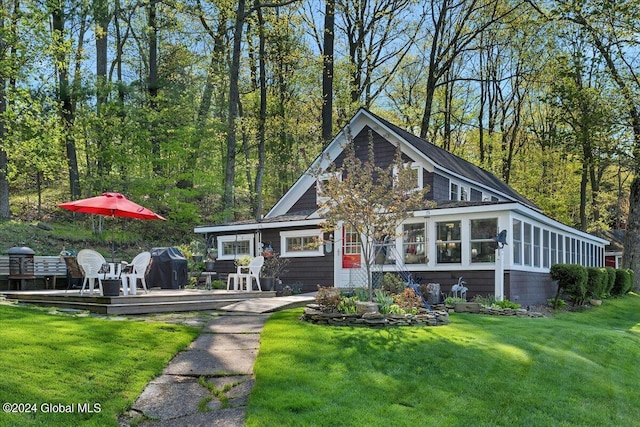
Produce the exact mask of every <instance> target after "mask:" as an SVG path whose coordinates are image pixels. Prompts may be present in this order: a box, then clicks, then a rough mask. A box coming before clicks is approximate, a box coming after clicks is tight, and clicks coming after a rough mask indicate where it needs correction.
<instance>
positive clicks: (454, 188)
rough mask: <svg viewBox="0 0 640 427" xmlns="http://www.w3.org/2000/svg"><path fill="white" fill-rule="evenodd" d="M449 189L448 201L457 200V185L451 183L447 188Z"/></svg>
mask: <svg viewBox="0 0 640 427" xmlns="http://www.w3.org/2000/svg"><path fill="white" fill-rule="evenodd" d="M449 188H450V195H449V199H450V200H458V191H459V188H458V184H454V183H453V182H452V183H451V185H450V186H449Z"/></svg>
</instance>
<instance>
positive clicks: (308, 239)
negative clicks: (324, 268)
mask: <svg viewBox="0 0 640 427" xmlns="http://www.w3.org/2000/svg"><path fill="white" fill-rule="evenodd" d="M280 247H281V248H282V254H281V256H283V257H312V256H322V255H323V245H322V231H321V230H297V231H283V232H281V233H280Z"/></svg>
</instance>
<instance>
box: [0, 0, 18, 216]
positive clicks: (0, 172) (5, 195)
mask: <svg viewBox="0 0 640 427" xmlns="http://www.w3.org/2000/svg"><path fill="white" fill-rule="evenodd" d="M16 7H17V6H16ZM15 12H17V10H14V13H15ZM5 30H6V26H5V22H4V15H3V14H0V31H5ZM14 31H15V30H14ZM14 31H11V32H12V33H13V32H14ZM0 52H13V49H9V47H8V46H7V44H6V42H5V38H4V37H0ZM0 77H1V78H0V220H8V219H11V210H10V208H9V181H8V180H7V172H8V168H7V166H8V162H7V152H6V150H5V148H4V147H6V143H5V142H6V140H7V128H6V126H5V120H6V119H5V113H6V112H7V96H6V95H7V92H6V90H7V85H8V76H5V74H4V73H0Z"/></svg>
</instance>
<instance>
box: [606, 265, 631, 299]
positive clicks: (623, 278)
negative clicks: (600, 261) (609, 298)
mask: <svg viewBox="0 0 640 427" xmlns="http://www.w3.org/2000/svg"><path fill="white" fill-rule="evenodd" d="M632 288H633V272H632V271H631V270H629V269H618V270H616V281H615V283H614V285H613V289H611V295H613V296H621V295H625V294H627V293H629V291H631V289H632Z"/></svg>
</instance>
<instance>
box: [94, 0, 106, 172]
mask: <svg viewBox="0 0 640 427" xmlns="http://www.w3.org/2000/svg"><path fill="white" fill-rule="evenodd" d="M93 9H94V11H93V13H94V18H95V22H96V30H95V31H94V34H95V43H96V113H97V115H98V117H100V116H102V114H103V107H104V104H106V102H107V94H108V90H109V89H108V87H107V49H108V45H107V41H108V37H107V35H108V32H107V29H108V27H109V20H110V19H109V5H108V3H107V1H106V0H96V1H94V2H93ZM103 135H104V133H103V132H101V131H100V129H96V133H95V138H96V148H97V168H98V177H100V178H102V177H104V175H105V170H106V169H108V168H109V166H108V165H106V164H105V157H104V155H105V153H104V152H105V148H104V136H103Z"/></svg>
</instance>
